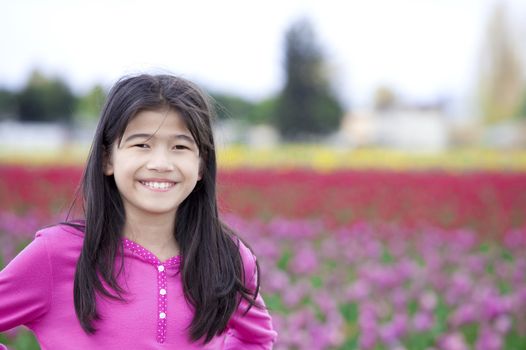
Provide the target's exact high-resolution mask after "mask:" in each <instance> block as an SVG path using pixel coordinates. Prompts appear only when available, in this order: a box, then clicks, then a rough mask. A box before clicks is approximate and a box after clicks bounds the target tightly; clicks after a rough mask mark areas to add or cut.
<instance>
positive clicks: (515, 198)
mask: <svg viewBox="0 0 526 350" xmlns="http://www.w3.org/2000/svg"><path fill="white" fill-rule="evenodd" d="M81 175H82V169H81V168H78V167H52V168H45V167H22V166H0V179H1V181H0V209H2V210H9V211H14V212H17V213H27V212H36V213H39V214H42V215H44V216H46V215H50V214H51V215H53V214H57V213H59V212H63V211H64V210H66V209H67V208H68V207H69V204H70V203H71V200H72V198H73V195H74V193H75V189H76V187H77V185H78V182H79V180H80V177H81ZM218 193H219V198H220V207H221V210H222V211H223V212H225V213H233V214H237V215H240V216H242V217H245V218H263V219H270V218H275V217H284V218H290V219H306V218H315V219H322V220H323V221H324V222H325V224H327V225H329V226H342V225H347V224H352V223H354V222H357V221H361V220H366V221H367V222H370V223H377V222H378V223H384V222H395V223H398V224H403V225H405V226H415V225H417V226H418V225H420V224H432V225H436V226H440V227H446V228H448V227H470V228H473V229H475V230H476V231H477V232H480V233H483V234H491V235H493V234H498V233H499V232H502V231H503V230H505V229H508V228H511V227H521V226H523V225H525V224H526V174H525V173H496V172H495V173H491V172H465V173H448V172H444V171H425V172H423V171H422V172H411V171H406V172H394V171H378V170H375V171H372V170H371V171H369V170H360V171H350V170H345V171H344V170H342V171H335V172H330V173H320V172H316V171H314V170H308V169H293V170H286V171H285V170H277V169H266V170H242V169H238V170H220V172H219V185H218Z"/></svg>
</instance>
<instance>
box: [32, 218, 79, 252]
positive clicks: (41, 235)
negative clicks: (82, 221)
mask: <svg viewBox="0 0 526 350" xmlns="http://www.w3.org/2000/svg"><path fill="white" fill-rule="evenodd" d="M37 240H43V241H45V242H46V246H47V247H48V249H49V250H50V251H55V252H56V251H65V250H73V251H74V250H77V249H80V248H81V247H82V243H83V241H84V232H83V230H82V226H79V225H75V224H70V223H60V224H55V225H51V226H47V227H44V228H42V229H40V230H38V231H37V232H36V234H35V241H37ZM75 248H77V249H75Z"/></svg>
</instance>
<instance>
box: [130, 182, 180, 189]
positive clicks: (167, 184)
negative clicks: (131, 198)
mask: <svg viewBox="0 0 526 350" xmlns="http://www.w3.org/2000/svg"><path fill="white" fill-rule="evenodd" d="M139 182H140V183H141V184H143V185H144V186H146V187H148V188H151V189H152V190H167V189H169V188H172V187H174V186H175V182H152V181H139Z"/></svg>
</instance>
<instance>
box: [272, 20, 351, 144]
mask: <svg viewBox="0 0 526 350" xmlns="http://www.w3.org/2000/svg"><path fill="white" fill-rule="evenodd" d="M285 73H286V83H285V87H284V89H283V91H282V93H281V95H280V97H279V100H278V102H277V110H276V115H275V117H276V118H275V124H276V126H277V128H278V129H279V130H280V132H281V133H282V135H283V136H284V137H285V138H286V139H288V140H299V139H305V138H307V137H310V136H320V135H325V134H328V133H330V132H332V131H334V130H335V129H336V128H337V127H338V126H339V124H340V120H341V118H342V115H343V110H342V106H341V105H340V103H339V101H338V100H337V98H336V97H335V96H334V94H333V92H332V91H331V87H330V82H329V77H328V74H327V70H326V67H325V62H324V55H323V52H322V50H321V48H320V47H319V46H318V44H317V43H316V38H315V36H314V31H313V28H312V26H311V24H310V22H309V21H308V20H300V21H298V22H296V23H295V24H293V25H292V27H291V28H290V30H289V31H288V32H287V33H286V37H285Z"/></svg>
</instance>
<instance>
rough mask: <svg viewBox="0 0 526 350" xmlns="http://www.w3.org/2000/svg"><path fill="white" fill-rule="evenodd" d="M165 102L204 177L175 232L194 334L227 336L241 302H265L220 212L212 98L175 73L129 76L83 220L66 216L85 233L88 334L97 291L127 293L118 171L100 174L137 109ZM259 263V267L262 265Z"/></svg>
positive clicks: (110, 120) (93, 162)
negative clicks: (191, 143)
mask: <svg viewBox="0 0 526 350" xmlns="http://www.w3.org/2000/svg"><path fill="white" fill-rule="evenodd" d="M166 107H168V108H171V109H173V110H175V111H177V112H178V113H180V115H181V117H182V118H183V120H184V121H185V123H186V126H187V127H188V129H189V131H190V132H191V134H192V136H193V137H194V139H195V141H196V143H197V146H198V148H199V154H200V157H201V161H202V173H201V174H202V178H201V180H200V181H199V182H198V183H197V185H196V187H195V188H194V190H193V191H192V192H191V193H190V195H189V196H188V197H187V198H186V199H185V200H184V201H183V202H182V203H181V204H180V206H179V208H178V209H177V220H176V224H175V232H174V237H175V239H176V241H177V243H178V245H179V248H180V253H181V255H182V257H183V259H182V267H181V273H182V280H183V289H184V295H185V298H186V299H187V300H188V301H189V302H190V304H191V305H192V307H193V308H194V317H193V319H192V322H191V324H190V327H189V336H190V339H191V340H192V341H198V340H203V341H204V343H207V342H209V341H210V340H211V339H212V338H213V337H214V336H216V335H218V334H221V333H223V332H224V331H225V330H226V327H227V323H228V321H229V319H230V317H231V316H232V314H233V313H234V312H235V311H236V309H237V307H238V305H239V302H240V301H241V299H245V300H247V301H248V302H249V308H250V307H252V306H254V305H256V306H257V307H261V306H260V305H258V304H256V301H255V300H256V296H257V293H258V291H259V278H258V280H257V281H256V290H249V289H248V288H247V287H246V285H245V281H244V271H243V262H242V259H241V256H240V253H239V248H238V246H237V244H238V241H237V240H238V239H239V238H238V237H237V236H236V235H235V233H234V232H233V231H232V230H231V229H230V228H228V227H227V226H226V225H225V224H224V223H223V222H221V221H220V219H219V217H218V209H217V200H216V170H217V169H216V168H217V166H216V154H215V146H214V138H213V133H212V127H211V119H212V118H213V110H214V109H213V105H212V103H211V101H210V98H209V97H208V95H206V94H205V93H204V92H203V91H202V90H201V89H200V88H199V87H198V86H196V85H195V84H193V83H192V82H190V81H187V80H185V79H182V78H178V77H174V76H171V75H147V74H142V75H139V76H128V77H124V78H122V79H120V80H119V81H118V82H117V83H116V84H115V85H114V87H113V88H112V89H111V91H110V92H109V95H108V98H107V100H106V103H105V105H104V107H103V109H102V113H101V117H100V120H99V123H98V126H97V129H96V131H95V135H94V139H93V144H92V146H91V149H90V153H89V157H88V161H87V165H86V168H85V171H84V174H83V178H82V182H81V186H80V191H81V192H82V195H83V212H84V216H85V220H84V221H81V222H78V221H69V224H70V225H72V226H75V227H77V228H79V229H81V230H82V231H84V243H83V247H82V252H81V254H80V258H79V260H78V263H77V268H76V272H75V282H74V303H75V311H76V313H77V317H78V319H79V321H80V324H81V326H82V328H83V329H84V330H85V331H86V332H87V333H88V334H93V333H95V332H96V328H95V326H94V322H95V321H96V320H99V319H100V315H99V313H98V312H97V305H96V298H95V295H96V293H101V294H102V295H104V296H106V297H109V298H112V299H115V300H123V301H124V300H125V295H126V290H124V289H123V288H122V287H121V286H120V285H119V284H118V283H117V278H118V276H119V274H120V273H121V272H122V267H123V265H124V264H122V260H121V264H119V265H120V268H116V266H117V264H116V263H115V262H116V257H117V256H119V253H120V256H121V259H122V258H123V254H122V253H123V251H122V250H123V246H122V239H121V236H122V229H123V227H124V222H125V212H124V206H123V202H122V199H121V196H120V194H119V191H118V189H117V186H116V184H115V180H114V178H113V176H105V175H104V173H103V168H104V161H105V157H107V156H108V152H109V151H110V150H111V145H112V144H113V143H114V142H120V141H121V139H122V136H123V134H124V131H125V129H126V126H127V125H128V123H129V121H130V120H131V119H132V118H133V117H134V116H135V115H137V113H138V112H140V111H143V110H158V109H160V108H166ZM77 197H78V195H77ZM68 216H69V215H68ZM256 268H257V271H258V272H259V266H258V265H257V263H256ZM258 275H259V273H258ZM99 276H100V277H101V278H102V280H103V281H104V282H105V283H106V284H107V286H109V290H108V289H106V288H105V287H104V286H103V284H102V280H101V279H100V278H99ZM246 311H248V309H247V310H246Z"/></svg>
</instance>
